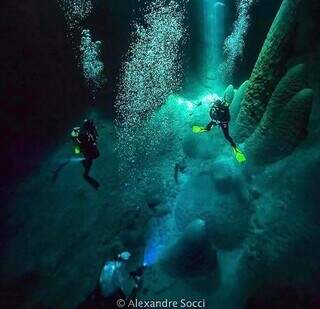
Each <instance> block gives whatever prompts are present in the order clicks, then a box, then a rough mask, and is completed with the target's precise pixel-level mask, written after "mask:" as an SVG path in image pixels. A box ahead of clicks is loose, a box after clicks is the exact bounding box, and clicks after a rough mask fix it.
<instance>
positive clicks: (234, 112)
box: [230, 80, 249, 128]
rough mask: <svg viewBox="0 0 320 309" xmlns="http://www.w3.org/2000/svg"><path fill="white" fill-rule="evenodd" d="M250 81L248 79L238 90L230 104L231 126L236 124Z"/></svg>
mask: <svg viewBox="0 0 320 309" xmlns="http://www.w3.org/2000/svg"><path fill="white" fill-rule="evenodd" d="M248 85H249V81H248V80H246V81H245V82H244V83H243V84H242V85H241V86H240V87H239V89H238V90H237V92H236V93H235V95H234V98H233V100H232V103H231V105H230V114H231V128H232V127H234V124H235V123H236V121H237V118H238V114H239V111H240V107H241V102H242V100H243V98H244V95H245V92H246V91H247V88H248Z"/></svg>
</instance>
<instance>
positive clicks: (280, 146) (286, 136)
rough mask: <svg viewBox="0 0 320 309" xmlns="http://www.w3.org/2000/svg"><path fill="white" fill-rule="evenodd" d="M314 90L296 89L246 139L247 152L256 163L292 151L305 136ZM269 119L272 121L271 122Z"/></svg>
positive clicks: (268, 161) (282, 155)
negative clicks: (281, 108) (265, 122)
mask: <svg viewBox="0 0 320 309" xmlns="http://www.w3.org/2000/svg"><path fill="white" fill-rule="evenodd" d="M312 102H313V91H312V90H311V89H303V90H301V91H300V92H298V93H297V94H296V95H295V96H294V97H293V98H292V99H291V100H290V102H289V103H288V104H287V105H286V106H285V107H284V108H283V111H282V112H281V113H280V114H278V115H275V116H277V117H275V119H273V120H270V121H269V122H267V123H269V126H268V127H262V128H260V130H259V131H258V132H257V134H255V135H254V138H253V139H250V140H249V141H248V143H246V147H245V149H246V153H247V155H248V157H250V158H251V160H254V162H255V163H259V164H265V163H272V162H275V161H277V160H279V159H282V158H283V157H285V156H287V155H289V154H291V153H292V152H293V150H294V149H295V148H296V147H297V146H298V145H299V144H300V143H301V142H302V141H303V140H304V139H305V137H306V135H307V127H308V123H309V116H310V113H311V110H312ZM271 121H272V122H271Z"/></svg>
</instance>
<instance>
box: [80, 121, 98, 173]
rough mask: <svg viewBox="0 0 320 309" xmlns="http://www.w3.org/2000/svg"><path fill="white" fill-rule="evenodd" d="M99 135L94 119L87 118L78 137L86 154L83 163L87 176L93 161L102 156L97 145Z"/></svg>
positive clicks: (83, 152) (82, 151)
mask: <svg viewBox="0 0 320 309" xmlns="http://www.w3.org/2000/svg"><path fill="white" fill-rule="evenodd" d="M97 137H98V132H97V128H96V126H95V124H94V123H93V121H92V120H88V119H86V120H85V121H84V122H83V125H82V127H81V129H80V133H79V136H78V138H77V142H78V144H79V147H80V150H81V153H82V154H83V156H84V160H83V161H82V164H83V166H84V174H83V176H84V177H85V178H88V177H89V172H90V169H91V166H92V162H93V160H94V159H96V158H98V157H99V156H100V153H99V150H98V147H97Z"/></svg>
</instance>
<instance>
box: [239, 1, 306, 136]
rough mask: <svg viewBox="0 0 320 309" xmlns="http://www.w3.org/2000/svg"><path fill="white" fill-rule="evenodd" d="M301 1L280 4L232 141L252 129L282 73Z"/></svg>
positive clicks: (261, 114)
mask: <svg viewBox="0 0 320 309" xmlns="http://www.w3.org/2000/svg"><path fill="white" fill-rule="evenodd" d="M300 2H301V0H284V1H283V2H282V5H281V7H280V9H279V12H278V14H277V16H276V18H275V20H274V22H273V24H272V26H271V29H270V31H269V33H268V36H267V38H266V41H265V43H264V45H263V47H262V50H261V52H260V55H259V58H258V60H257V63H256V65H255V67H254V69H253V72H252V74H251V77H250V84H249V86H248V89H247V91H246V94H245V97H244V100H243V102H242V104H241V108H240V112H239V116H238V119H237V123H236V131H235V132H236V136H235V137H236V139H237V141H238V142H243V141H244V140H245V139H246V138H248V137H249V136H250V135H251V134H252V133H253V132H254V130H255V129H256V127H257V125H258V124H259V122H260V120H261V118H262V116H263V114H264V112H265V108H266V105H267V103H268V101H269V99H270V97H271V94H272V93H273V91H274V88H275V86H276V85H277V83H278V82H279V80H280V79H281V76H282V75H283V73H284V71H285V65H286V61H287V59H288V56H289V53H290V50H291V49H292V45H293V43H294V37H295V28H296V24H297V16H298V9H299V4H300Z"/></svg>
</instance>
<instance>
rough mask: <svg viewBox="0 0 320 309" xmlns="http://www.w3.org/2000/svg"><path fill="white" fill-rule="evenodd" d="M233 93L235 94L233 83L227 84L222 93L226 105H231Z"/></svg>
mask: <svg viewBox="0 0 320 309" xmlns="http://www.w3.org/2000/svg"><path fill="white" fill-rule="evenodd" d="M234 95H235V91H234V87H233V85H229V86H228V87H227V89H226V90H225V92H224V94H223V98H224V99H225V101H226V102H227V103H228V105H231V103H232V101H233V98H234Z"/></svg>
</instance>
